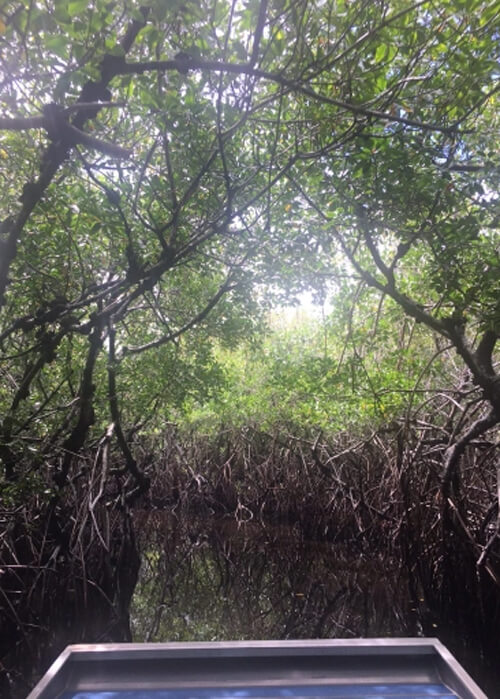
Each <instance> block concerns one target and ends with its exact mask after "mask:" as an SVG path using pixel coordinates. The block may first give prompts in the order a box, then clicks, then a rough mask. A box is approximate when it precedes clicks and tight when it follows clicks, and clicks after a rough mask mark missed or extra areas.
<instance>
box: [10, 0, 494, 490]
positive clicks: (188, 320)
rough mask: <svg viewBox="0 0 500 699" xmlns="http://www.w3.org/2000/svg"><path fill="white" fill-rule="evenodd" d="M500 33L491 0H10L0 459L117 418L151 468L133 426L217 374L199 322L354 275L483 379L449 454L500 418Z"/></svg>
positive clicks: (65, 468)
mask: <svg viewBox="0 0 500 699" xmlns="http://www.w3.org/2000/svg"><path fill="white" fill-rule="evenodd" d="M499 33H500V10H499V8H498V3H496V2H494V1H491V2H489V1H488V0H440V1H439V2H433V1H429V0H420V1H417V2H409V1H407V0H390V1H381V0H380V1H379V0H377V1H375V2H374V1H373V0H307V1H306V2H304V0H301V1H300V2H298V1H297V0H269V1H268V0H260V2H257V1H255V0H248V1H246V2H245V1H240V0H233V1H232V2H229V1H227V0H206V1H205V0H202V2H199V1H198V0H196V1H194V0H175V1H173V2H169V3H166V2H164V1H163V0H156V1H153V0H151V2H144V3H142V4H140V3H137V2H135V1H126V2H109V1H108V0H93V2H87V1H82V0H73V1H71V2H66V1H62V0H47V1H46V2H43V3H42V2H36V1H34V0H32V1H30V2H27V3H22V2H21V3H19V2H15V1H13V2H8V3H7V4H4V5H3V8H2V10H0V45H1V75H0V80H1V83H0V84H1V93H0V173H1V178H2V187H3V196H2V203H1V228H0V303H1V310H0V341H1V351H2V359H1V371H2V385H1V386H0V405H1V408H2V415H1V422H0V459H1V462H2V464H3V469H4V470H3V473H4V476H5V479H6V482H7V483H10V482H15V481H16V479H19V478H20V477H21V476H22V477H23V478H24V479H26V478H30V477H36V474H37V473H38V472H39V471H40V470H41V469H42V467H43V469H44V472H45V470H46V469H48V472H49V473H50V474H51V478H52V479H53V481H52V482H53V484H54V487H57V488H62V487H64V486H65V485H66V484H67V483H68V481H69V480H70V479H71V478H72V469H73V467H74V461H75V457H76V455H78V453H79V452H80V451H81V450H82V449H84V448H86V447H87V446H89V445H91V444H95V443H96V441H97V440H99V439H113V440H115V441H116V444H117V445H118V447H119V448H120V450H121V452H122V454H123V458H124V463H125V471H124V474H123V476H124V481H125V483H126V484H127V485H126V489H127V490H128V491H129V492H130V493H132V492H140V491H141V490H142V491H143V490H145V489H146V488H147V487H148V479H147V476H146V475H145V474H144V473H143V471H142V470H141V469H140V468H139V466H138V464H137V461H136V457H135V455H134V453H133V448H132V447H131V440H132V437H133V435H134V434H136V433H137V431H139V430H140V429H141V428H142V427H144V425H145V424H146V423H147V421H148V419H149V418H150V417H151V416H152V415H158V414H160V413H161V414H163V415H165V416H166V417H168V410H169V409H171V408H172V407H175V406H181V405H182V404H183V402H184V401H185V399H186V396H195V397H196V396H197V395H198V396H199V397H200V399H203V398H204V397H206V396H207V395H209V394H210V392H211V391H212V390H215V388H216V387H217V385H218V382H219V380H220V377H221V367H220V365H219V364H218V362H217V359H216V357H215V356H214V351H213V347H214V342H216V343H217V345H218V346H221V345H222V346H225V347H234V346H236V345H237V344H238V343H239V342H240V341H242V340H243V339H245V338H248V337H251V336H252V334H253V333H255V331H256V330H257V329H258V328H259V327H260V326H261V324H262V322H263V321H264V316H265V312H266V310H267V309H268V308H269V307H270V306H272V304H273V303H277V302H283V301H284V300H286V299H293V298H295V297H296V296H297V294H299V293H300V291H301V290H303V289H314V290H315V292H316V293H317V294H318V295H319V296H320V297H321V296H324V295H325V294H327V293H330V292H331V290H332V289H333V290H334V292H335V293H334V295H335V296H336V298H337V299H340V298H342V299H343V301H344V303H346V304H347V306H349V304H350V305H351V306H352V304H355V303H356V301H357V299H358V298H359V295H360V294H361V293H365V291H363V290H366V289H368V288H370V289H372V290H374V291H375V292H377V294H378V295H379V297H380V298H382V300H383V299H390V300H391V303H395V304H396V305H397V306H399V307H400V308H401V309H402V311H403V312H404V314H405V315H406V316H409V317H410V318H412V319H413V320H414V321H415V322H416V323H417V324H421V325H422V326H423V327H427V328H428V329H429V330H430V331H431V332H432V333H433V335H434V336H435V338H436V342H438V343H445V344H447V345H449V346H451V347H452V348H454V349H455V350H456V352H458V354H459V356H460V358H461V361H462V362H463V364H464V366H465V367H466V368H467V369H468V371H469V372H470V379H471V381H472V382H473V384H474V385H475V386H477V387H478V388H479V389H480V390H481V392H482V396H483V399H484V406H485V409H484V410H483V411H482V412H481V413H480V414H479V416H478V419H477V420H476V421H475V422H474V423H473V424H472V425H470V426H469V427H468V428H467V430H466V431H464V432H463V433H461V434H458V435H457V438H456V441H455V443H454V445H452V446H451V447H450V450H449V452H448V455H447V463H446V465H445V480H446V479H447V478H448V476H449V475H450V474H451V473H452V471H453V469H454V468H455V466H456V463H457V461H458V459H459V457H460V454H461V453H462V452H463V450H464V448H465V446H466V445H467V444H468V443H469V442H470V441H471V439H473V438H475V437H477V436H478V435H480V434H481V433H482V432H484V431H485V430H487V429H489V428H490V427H492V426H494V425H495V424H497V423H498V422H499V420H500V378H499V376H498V371H497V369H496V366H495V357H494V351H495V345H496V342H497V339H498V337H499V335H500V248H499V237H498V224H499V210H498V195H497V185H498V175H499V171H500V169H499V163H498V99H497V97H498V77H499V63H498V36H499ZM329 290H330V291H329ZM370 293H371V292H370ZM382 302H383V301H382ZM337 312H338V311H337V310H336V308H335V306H334V307H333V310H332V315H333V316H335V314H336V313H337ZM335 390H337V389H336V387H335V386H332V391H335ZM446 474H448V476H447V475H446ZM448 479H449V478H448Z"/></svg>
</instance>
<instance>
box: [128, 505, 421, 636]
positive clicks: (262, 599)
mask: <svg viewBox="0 0 500 699" xmlns="http://www.w3.org/2000/svg"><path fill="white" fill-rule="evenodd" d="M137 517H138V522H137V524H138V527H137V529H138V531H139V532H140V537H142V541H141V542H140V544H141V546H142V556H143V562H142V568H141V572H140V577H139V583H138V585H137V588H136V591H135V595H134V599H133V604H132V609H131V619H132V628H133V635H134V640H136V641H193V640H197V641H203V640H207V641H210V640H228V639H287V638H326V637H328V638H336V637H343V638H349V637H359V636H414V635H417V634H418V630H419V629H418V621H417V615H416V614H415V606H414V604H415V603H414V602H413V603H412V602H411V600H410V599H409V596H408V593H407V583H406V578H405V573H404V571H403V569H402V567H401V565H400V564H399V562H398V561H396V560H390V561H389V562H388V560H387V557H385V558H384V560H382V558H381V557H378V556H377V555H370V553H369V552H367V551H366V550H363V549H362V547H361V546H360V547H358V546H357V544H356V542H355V541H354V542H352V543H351V545H349V546H345V545H343V546H341V547H340V546H339V545H338V544H331V543H322V542H321V543H320V542H315V541H307V540H304V539H303V537H302V536H301V534H300V532H299V531H297V530H295V529H294V528H290V527H286V526H278V525H264V524H257V523H254V522H247V523H241V522H240V523H238V522H236V521H235V520H234V519H233V520H231V519H229V520H216V519H212V520H203V521H191V522H189V523H187V522H185V521H181V520H180V519H177V518H175V517H174V516H172V515H168V514H167V513H164V512H155V513H152V514H149V515H146V514H144V515H142V514H138V515H137Z"/></svg>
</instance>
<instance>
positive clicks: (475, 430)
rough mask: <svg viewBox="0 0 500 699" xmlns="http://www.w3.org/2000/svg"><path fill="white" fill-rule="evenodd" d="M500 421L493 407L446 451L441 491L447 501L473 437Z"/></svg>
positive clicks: (478, 435)
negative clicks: (460, 463) (461, 458)
mask: <svg viewBox="0 0 500 699" xmlns="http://www.w3.org/2000/svg"><path fill="white" fill-rule="evenodd" d="M499 422H500V416H499V415H498V414H497V412H496V411H495V410H494V409H493V408H492V409H491V410H490V412H489V413H488V415H486V416H485V417H482V418H480V419H479V420H476V422H474V423H473V424H472V425H471V426H470V428H469V429H468V430H467V432H466V433H465V434H464V435H463V436H462V437H461V438H460V439H459V440H458V442H455V444H453V446H451V447H449V449H447V451H446V455H445V460H444V471H443V477H442V480H441V493H442V495H443V500H444V502H446V501H447V500H448V498H449V496H450V490H451V484H452V482H453V477H454V476H455V473H456V470H457V466H458V463H459V461H460V457H461V456H462V454H463V453H464V451H465V449H466V448H467V446H468V445H469V444H470V443H471V442H472V440H473V439H476V438H477V437H480V436H481V435H482V434H484V433H485V432H487V431H488V430H490V429H491V428H492V427H495V425H498V423H499Z"/></svg>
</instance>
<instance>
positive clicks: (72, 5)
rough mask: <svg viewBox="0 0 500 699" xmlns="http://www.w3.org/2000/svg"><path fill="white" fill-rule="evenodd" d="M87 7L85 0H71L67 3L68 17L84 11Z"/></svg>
mask: <svg viewBox="0 0 500 699" xmlns="http://www.w3.org/2000/svg"><path fill="white" fill-rule="evenodd" d="M88 7H89V3H88V2H87V0H71V2H69V3H68V14H69V16H70V17H76V15H79V14H81V13H82V12H85V10H87V9H88Z"/></svg>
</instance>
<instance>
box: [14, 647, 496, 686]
mask: <svg viewBox="0 0 500 699" xmlns="http://www.w3.org/2000/svg"><path fill="white" fill-rule="evenodd" d="M315 697H317V699H397V698H398V697H399V698H401V699H429V697H441V699H487V697H486V695H485V694H484V693H483V692H482V691H481V690H480V688H479V687H478V686H477V685H476V684H475V683H474V681H473V680H472V679H471V678H470V677H469V675H467V673H466V672H465V670H464V669H463V668H462V667H461V666H460V665H459V663H458V662H457V661H456V660H455V658H454V657H453V656H452V655H451V654H450V652H449V651H448V650H447V649H446V648H445V647H444V646H443V645H442V644H441V643H440V642H439V641H438V640H436V639H423V638H417V639H352V640H342V641H341V640H310V641H240V642H215V643H160V644H147V643H146V644H116V645H106V644H103V645H89V646H84V645H82V646H69V647H68V648H67V649H66V650H65V651H64V652H63V653H62V654H61V655H60V656H59V658H58V659H57V660H56V661H55V663H54V664H53V666H52V667H51V668H50V669H49V671H48V672H47V673H46V675H45V676H44V677H43V678H42V680H41V681H40V682H39V684H38V685H37V686H36V687H35V688H34V689H33V691H32V692H31V694H30V695H29V697H28V699H301V698H303V699H314V698H315Z"/></svg>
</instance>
